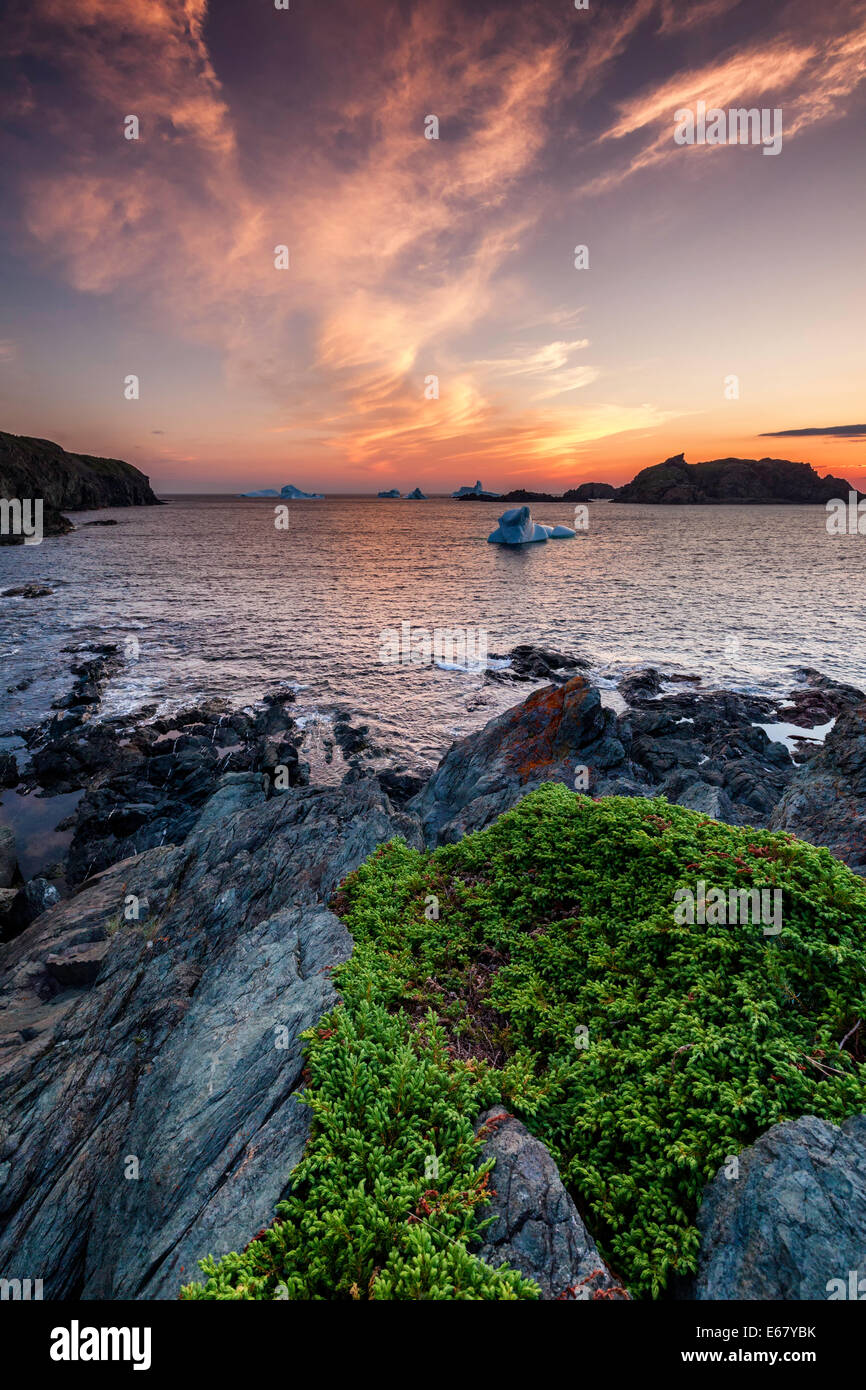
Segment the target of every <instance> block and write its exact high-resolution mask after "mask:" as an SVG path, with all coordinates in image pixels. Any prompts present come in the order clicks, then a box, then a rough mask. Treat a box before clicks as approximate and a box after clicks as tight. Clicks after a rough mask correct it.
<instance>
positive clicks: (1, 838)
mask: <svg viewBox="0 0 866 1390" xmlns="http://www.w3.org/2000/svg"><path fill="white" fill-rule="evenodd" d="M17 868H18V851H17V848H16V845H15V831H14V830H10V829H9V827H8V825H0V888H11V887H12V882H13V880H14V878H15V872H16V870H17Z"/></svg>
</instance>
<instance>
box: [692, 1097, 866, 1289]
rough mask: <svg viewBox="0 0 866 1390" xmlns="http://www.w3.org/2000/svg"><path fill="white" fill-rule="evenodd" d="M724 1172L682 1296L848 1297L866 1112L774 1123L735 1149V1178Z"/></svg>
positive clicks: (862, 1238) (862, 1269)
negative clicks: (834, 1120)
mask: <svg viewBox="0 0 866 1390" xmlns="http://www.w3.org/2000/svg"><path fill="white" fill-rule="evenodd" d="M725 1171H726V1170H725V1168H724V1167H723V1168H722V1169H721V1170H720V1171H719V1172H718V1173H717V1174H716V1176H715V1178H714V1179H713V1181H712V1182H711V1183H710V1184H709V1185H708V1187H707V1188H706V1191H705V1193H704V1199H703V1204H702V1206H701V1209H700V1211H699V1213H698V1229H699V1231H700V1235H701V1245H700V1251H699V1255H698V1270H697V1274H696V1276H695V1278H694V1279H693V1280H692V1281H690V1282H689V1284H688V1285H686V1287H685V1289H684V1290H683V1291H682V1292H683V1293H684V1294H685V1296H686V1297H689V1298H693V1299H697V1300H699V1301H712V1300H717V1299H725V1300H727V1299H762V1300H763V1299H792V1300H793V1299H798V1300H802V1299H819V1300H822V1301H823V1300H827V1299H830V1298H846V1297H849V1296H851V1295H850V1292H849V1287H850V1286H849V1275H850V1272H851V1271H852V1270H853V1271H857V1278H858V1279H864V1277H866V1115H857V1116H855V1117H853V1118H852V1119H850V1120H846V1121H845V1123H844V1124H843V1125H842V1126H841V1127H837V1126H836V1125H833V1124H829V1123H828V1122H827V1121H826V1120H818V1119H816V1118H815V1116H814V1115H806V1116H804V1118H803V1119H800V1120H792V1121H788V1122H787V1123H785V1124H779V1125H774V1126H773V1128H772V1129H769V1130H767V1132H766V1134H762V1135H761V1137H760V1139H758V1140H757V1142H756V1143H754V1144H752V1145H751V1147H750V1148H748V1149H745V1150H744V1151H743V1152H742V1153H741V1154H740V1155H739V1173H738V1176H737V1177H735V1178H734V1177H731V1178H729V1177H726V1176H725ZM855 1296H856V1297H859V1298H863V1297H864V1296H866V1282H864V1284H863V1287H862V1290H861V1292H860V1293H859V1294H857V1295H855Z"/></svg>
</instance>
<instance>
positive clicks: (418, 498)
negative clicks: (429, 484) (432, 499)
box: [406, 487, 427, 502]
mask: <svg viewBox="0 0 866 1390" xmlns="http://www.w3.org/2000/svg"><path fill="white" fill-rule="evenodd" d="M406 501H407V502H426V501H427V498H426V496H425V495H424V493H423V492H422V491H421V489H420V487H416V489H415V491H414V492H407V493H406Z"/></svg>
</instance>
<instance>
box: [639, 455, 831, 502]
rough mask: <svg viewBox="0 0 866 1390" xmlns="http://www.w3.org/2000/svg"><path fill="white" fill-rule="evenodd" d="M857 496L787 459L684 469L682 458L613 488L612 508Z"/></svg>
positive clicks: (716, 461) (732, 460) (714, 461)
mask: <svg viewBox="0 0 866 1390" xmlns="http://www.w3.org/2000/svg"><path fill="white" fill-rule="evenodd" d="M849 492H856V488H853V487H852V486H851V484H850V483H848V482H846V481H845V479H844V478H834V477H832V476H831V475H830V474H828V475H827V477H825V478H821V477H819V476H818V474H817V473H816V472H815V469H814V468H813V467H812V465H811V464H810V463H792V462H790V460H789V459H771V458H763V459H738V458H725V459H709V460H707V461H706V462H704V463H686V461H685V457H684V456H683V455H682V454H675V455H674V457H673V458H669V459H665V461H664V463H656V464H654V465H653V466H652V467H651V468H644V469H642V471H641V472H640V473H638V474H637V476H636V477H635V478H633V479H632V481H631V482H630V483H626V484H625V486H624V487H621V488H617V489H616V491H615V492H614V495H613V499H612V500H613V501H614V502H644V503H661V504H666V505H668V506H672V505H673V506H682V505H692V506H695V505H698V506H704V505H707V504H719V503H725V502H727V503H740V504H744V503H751V504H755V503H767V502H788V503H796V502H800V503H804V502H817V503H826V502H829V501H830V500H831V499H832V498H834V497H843V498H847V496H848V493H849Z"/></svg>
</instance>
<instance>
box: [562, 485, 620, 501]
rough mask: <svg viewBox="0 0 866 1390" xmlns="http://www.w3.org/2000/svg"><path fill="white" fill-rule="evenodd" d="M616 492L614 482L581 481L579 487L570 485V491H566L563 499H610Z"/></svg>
mask: <svg viewBox="0 0 866 1390" xmlns="http://www.w3.org/2000/svg"><path fill="white" fill-rule="evenodd" d="M615 492H616V488H615V487H614V486H613V484H612V483H581V484H580V485H579V486H578V487H570V488H569V489H568V492H564V493H563V494H562V500H563V502H600V501H609V500H610V498H611V497H613V496H614V494H615Z"/></svg>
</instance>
